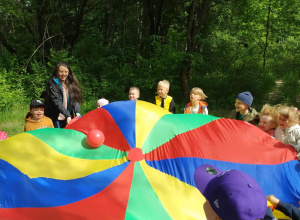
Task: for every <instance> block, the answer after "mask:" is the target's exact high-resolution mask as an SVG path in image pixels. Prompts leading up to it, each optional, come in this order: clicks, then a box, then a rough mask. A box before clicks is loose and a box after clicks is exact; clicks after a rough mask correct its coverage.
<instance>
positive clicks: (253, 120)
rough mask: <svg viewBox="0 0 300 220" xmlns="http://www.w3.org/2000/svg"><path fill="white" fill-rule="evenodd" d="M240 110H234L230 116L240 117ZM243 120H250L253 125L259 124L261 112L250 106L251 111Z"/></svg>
mask: <svg viewBox="0 0 300 220" xmlns="http://www.w3.org/2000/svg"><path fill="white" fill-rule="evenodd" d="M238 114H239V112H236V111H235V110H233V111H232V112H231V114H230V117H229V118H232V119H238ZM241 120H242V121H245V122H248V123H250V124H253V125H258V123H259V113H258V112H257V111H256V110H255V109H254V108H252V107H249V112H248V114H247V115H244V117H243V118H242V119H241Z"/></svg>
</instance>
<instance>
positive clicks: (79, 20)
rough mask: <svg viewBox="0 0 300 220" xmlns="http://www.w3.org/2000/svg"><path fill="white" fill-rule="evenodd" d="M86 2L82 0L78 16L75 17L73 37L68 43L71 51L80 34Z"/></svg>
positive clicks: (86, 0)
mask: <svg viewBox="0 0 300 220" xmlns="http://www.w3.org/2000/svg"><path fill="white" fill-rule="evenodd" d="M87 2H88V0H84V1H83V2H82V4H81V7H80V10H79V13H78V15H77V16H76V20H75V33H74V35H73V38H72V39H71V42H70V46H71V51H72V50H73V48H74V46H75V42H76V40H77V39H78V37H79V34H80V27H81V24H82V21H83V16H84V9H85V7H86V5H87Z"/></svg>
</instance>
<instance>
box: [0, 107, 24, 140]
mask: <svg viewBox="0 0 300 220" xmlns="http://www.w3.org/2000/svg"><path fill="white" fill-rule="evenodd" d="M27 112H28V106H26V107H18V108H12V109H6V110H4V111H1V112H0V130H1V131H4V132H6V133H7V135H8V137H11V136H13V135H16V134H19V133H22V132H23V131H24V125H25V119H24V118H25V115H26V114H27Z"/></svg>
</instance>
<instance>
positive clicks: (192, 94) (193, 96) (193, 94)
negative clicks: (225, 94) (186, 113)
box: [190, 92, 202, 102]
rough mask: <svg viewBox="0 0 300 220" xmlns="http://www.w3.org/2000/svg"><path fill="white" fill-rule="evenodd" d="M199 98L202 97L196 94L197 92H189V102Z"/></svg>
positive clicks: (196, 100)
mask: <svg viewBox="0 0 300 220" xmlns="http://www.w3.org/2000/svg"><path fill="white" fill-rule="evenodd" d="M201 99H202V97H201V95H197V94H195V93H193V92H191V94H190V100H191V102H198V101H200V100H201Z"/></svg>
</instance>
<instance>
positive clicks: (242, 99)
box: [230, 91, 259, 125]
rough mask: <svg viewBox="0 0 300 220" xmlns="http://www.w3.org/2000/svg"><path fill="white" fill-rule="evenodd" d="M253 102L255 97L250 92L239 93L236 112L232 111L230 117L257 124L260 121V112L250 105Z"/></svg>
mask: <svg viewBox="0 0 300 220" xmlns="http://www.w3.org/2000/svg"><path fill="white" fill-rule="evenodd" d="M252 102H253V97H252V95H251V93H250V92H248V91H247V92H242V93H240V94H238V95H237V97H236V100H235V113H232V114H231V117H230V118H233V119H237V120H242V121H245V122H248V123H250V124H254V125H257V124H258V123H259V113H258V112H257V111H256V110H255V109H254V108H251V107H250V106H251V104H252Z"/></svg>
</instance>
